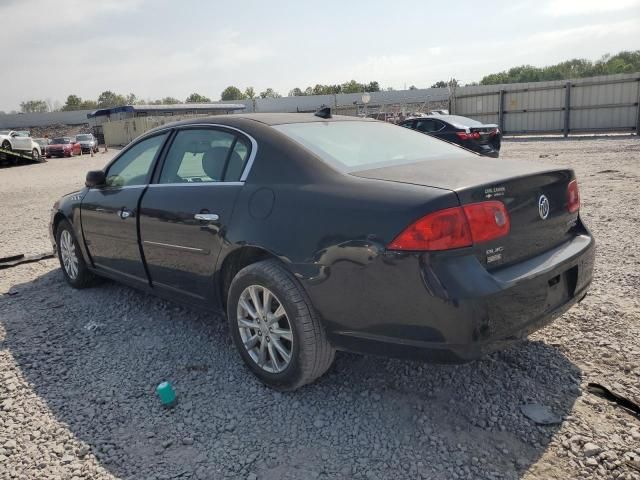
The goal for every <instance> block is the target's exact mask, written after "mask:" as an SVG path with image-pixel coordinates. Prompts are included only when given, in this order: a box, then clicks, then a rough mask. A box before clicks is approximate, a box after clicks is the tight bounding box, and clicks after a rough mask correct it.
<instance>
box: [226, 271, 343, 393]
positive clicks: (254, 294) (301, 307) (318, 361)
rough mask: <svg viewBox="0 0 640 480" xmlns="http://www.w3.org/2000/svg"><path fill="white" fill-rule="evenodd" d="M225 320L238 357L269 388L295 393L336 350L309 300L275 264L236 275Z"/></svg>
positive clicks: (321, 370) (317, 374)
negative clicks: (238, 353) (293, 391)
mask: <svg viewBox="0 0 640 480" xmlns="http://www.w3.org/2000/svg"><path fill="white" fill-rule="evenodd" d="M227 317H228V321H229V330H230V332H231V336H232V337H233V341H234V343H235V345H236V348H237V349H238V351H239V352H240V356H241V357H242V359H243V361H244V362H245V364H246V365H247V367H248V368H249V369H250V370H251V371H252V372H253V373H254V374H255V375H256V376H257V377H258V378H259V379H260V380H261V381H262V382H263V383H265V384H266V385H268V386H269V387H272V388H275V389H277V390H283V391H286V390H295V389H297V388H299V387H301V386H303V385H305V384H307V383H311V382H313V381H314V380H316V379H317V378H319V377H320V376H322V375H323V374H324V373H325V372H326V371H327V369H328V368H329V367H330V366H331V364H332V363H333V359H334V355H335V350H334V349H333V347H332V346H331V345H330V344H329V341H328V340H327V338H326V335H325V332H324V328H323V327H322V325H321V323H320V321H319V319H318V317H317V315H316V314H315V312H314V309H313V306H312V305H311V302H310V300H309V298H308V297H307V296H306V293H305V292H304V290H303V289H302V287H301V286H300V285H299V283H298V282H297V280H296V279H295V278H294V277H293V276H292V275H291V274H290V273H289V272H288V271H287V270H286V269H285V268H284V267H283V266H282V265H281V264H280V263H279V262H278V261H277V260H265V261H262V262H258V263H254V264H252V265H249V266H248V267H245V268H243V269H242V270H240V272H238V274H237V275H236V276H235V278H234V279H233V281H232V282H231V287H230V289H229V295H228V302H227Z"/></svg>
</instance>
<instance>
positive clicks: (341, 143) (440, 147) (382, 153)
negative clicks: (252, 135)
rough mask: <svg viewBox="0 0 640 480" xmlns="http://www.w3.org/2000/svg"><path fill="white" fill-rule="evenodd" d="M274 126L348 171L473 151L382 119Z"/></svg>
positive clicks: (467, 154) (459, 154)
mask: <svg viewBox="0 0 640 480" xmlns="http://www.w3.org/2000/svg"><path fill="white" fill-rule="evenodd" d="M273 128H275V129H276V130H279V131H280V132H282V133H284V134H285V135H287V136H288V137H290V138H292V139H293V140H296V141H297V142H299V143H301V144H302V145H304V146H305V147H306V148H308V149H309V150H311V151H312V152H313V153H315V154H316V155H318V156H319V157H320V158H322V159H323V160H324V161H326V162H327V163H329V164H330V165H332V166H334V167H335V168H337V169H338V170H341V171H345V172H353V171H358V170H368V169H371V168H378V167H386V166H390V165H402V164H406V163H415V162H418V161H429V160H431V159H434V158H436V157H441V156H442V155H448V156H451V157H460V156H469V155H471V154H469V153H467V152H466V151H464V150H463V149H461V148H458V147H455V146H453V145H451V144H449V143H446V142H443V141H441V140H438V139H435V138H433V137H430V136H428V135H424V134H423V133H419V132H416V131H414V130H409V129H407V128H402V127H399V126H397V125H391V124H388V123H383V122H367V121H363V122H358V121H349V122H347V121H345V122H313V123H289V124H285V125H275V126H274V127H273Z"/></svg>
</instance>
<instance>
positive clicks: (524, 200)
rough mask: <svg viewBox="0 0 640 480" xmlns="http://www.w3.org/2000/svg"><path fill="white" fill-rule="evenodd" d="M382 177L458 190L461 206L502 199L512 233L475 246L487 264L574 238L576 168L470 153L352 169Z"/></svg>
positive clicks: (504, 261) (514, 259)
mask: <svg viewBox="0 0 640 480" xmlns="http://www.w3.org/2000/svg"><path fill="white" fill-rule="evenodd" d="M352 175H355V176H358V177H364V178H372V179H378V180H388V181H393V182H402V183H411V184H414V185H424V186H429V187H438V188H444V189H448V190H452V191H454V192H455V193H456V194H457V196H458V199H459V201H460V204H461V205H466V204H469V203H476V202H482V201H487V200H498V201H501V202H503V203H504V205H505V207H506V209H507V212H508V213H509V217H510V221H511V229H510V232H509V234H508V235H507V236H505V237H501V238H498V239H496V240H493V241H489V242H486V243H481V244H476V245H474V246H473V249H474V252H475V254H476V256H477V258H478V260H479V261H480V262H481V263H483V264H484V265H486V266H487V267H488V268H495V267H499V266H505V265H509V264H513V263H516V262H518V261H522V260H524V259H527V258H530V257H532V256H535V255H537V254H540V253H542V252H544V251H546V250H549V249H551V248H553V247H555V246H557V245H559V244H561V243H563V242H564V241H566V240H568V239H570V238H571V237H572V236H573V235H574V233H573V227H574V225H575V224H576V222H577V216H578V214H577V212H575V213H569V211H568V209H567V187H568V184H569V182H570V181H571V180H573V179H574V173H573V170H571V169H565V168H553V167H551V168H550V167H546V166H539V165H536V164H532V163H527V162H515V161H512V162H504V161H501V160H494V159H485V158H482V159H478V158H476V157H465V158H455V159H446V158H442V159H437V160H429V161H424V162H419V163H412V164H408V165H399V166H392V167H383V168H377V169H372V170H366V171H358V172H352Z"/></svg>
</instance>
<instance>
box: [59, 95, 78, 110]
mask: <svg viewBox="0 0 640 480" xmlns="http://www.w3.org/2000/svg"><path fill="white" fill-rule="evenodd" d="M81 108H82V98H80V97H79V96H78V95H69V96H68V97H67V101H66V102H65V104H64V105H63V106H62V110H64V111H69V110H80V109H81Z"/></svg>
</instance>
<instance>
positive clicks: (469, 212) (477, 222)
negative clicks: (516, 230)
mask: <svg viewBox="0 0 640 480" xmlns="http://www.w3.org/2000/svg"><path fill="white" fill-rule="evenodd" d="M462 209H463V210H464V214H465V215H466V217H467V221H468V222H469V227H470V228H471V237H472V238H473V243H482V242H487V241H489V240H493V239H495V238H499V237H504V236H505V235H508V234H509V230H510V229H511V220H510V219H509V214H508V213H507V209H506V208H505V206H504V203H502V202H498V201H495V200H494V201H490V202H480V203H471V204H469V205H465V206H464V207H462Z"/></svg>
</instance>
